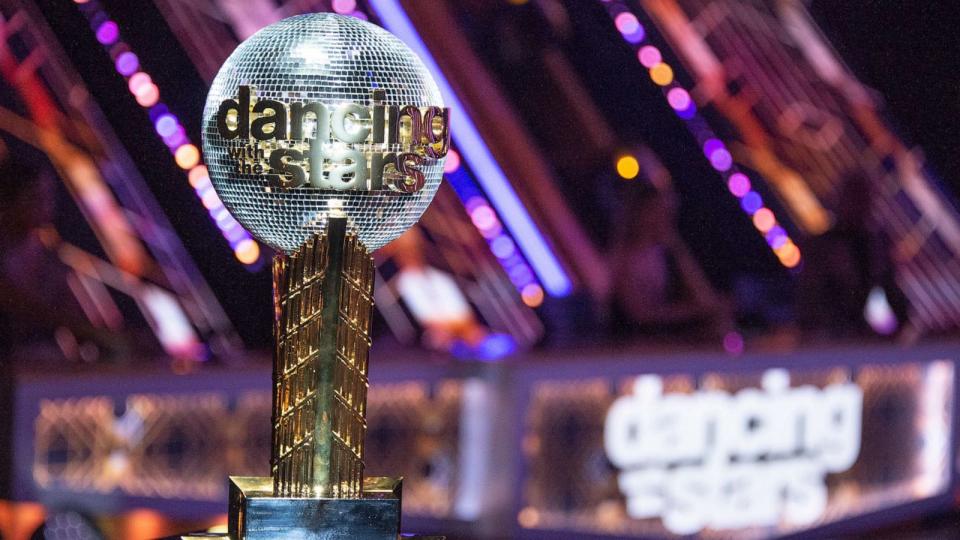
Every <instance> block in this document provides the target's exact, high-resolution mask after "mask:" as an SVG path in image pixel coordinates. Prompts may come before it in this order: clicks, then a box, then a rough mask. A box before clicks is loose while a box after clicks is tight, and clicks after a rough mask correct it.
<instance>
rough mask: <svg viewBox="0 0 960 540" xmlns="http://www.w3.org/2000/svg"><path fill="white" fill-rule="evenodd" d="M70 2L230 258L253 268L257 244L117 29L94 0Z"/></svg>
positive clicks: (258, 254)
mask: <svg viewBox="0 0 960 540" xmlns="http://www.w3.org/2000/svg"><path fill="white" fill-rule="evenodd" d="M74 2H75V3H77V4H79V7H80V12H81V13H83V15H84V17H86V18H87V21H88V22H89V23H90V28H91V30H93V32H94V35H95V36H96V38H97V41H98V42H99V43H100V44H101V45H103V47H104V49H106V51H107V52H108V53H109V54H110V58H112V59H113V61H114V67H115V68H116V70H117V72H118V73H119V74H120V75H122V76H123V77H124V78H125V79H126V81H127V87H128V88H129V89H130V93H131V94H133V96H134V97H135V98H136V100H137V103H138V104H139V105H140V106H141V107H143V108H144V109H147V112H148V114H149V116H150V120H151V122H153V126H154V129H155V130H156V132H157V135H159V136H160V137H161V138H162V139H163V142H164V143H165V144H166V145H167V148H169V149H170V153H171V154H172V155H173V158H174V160H175V161H176V163H177V166H178V167H180V168H181V169H183V170H185V171H187V178H188V180H189V181H190V185H191V186H192V187H193V189H194V191H195V192H196V194H197V197H198V198H199V199H200V202H201V203H202V204H203V206H204V208H206V209H207V212H208V213H209V214H210V217H211V218H212V219H213V221H214V223H216V225H217V227H218V228H219V229H220V232H221V233H222V234H223V237H224V238H226V239H227V242H229V244H230V247H231V249H233V254H234V256H235V257H236V258H237V260H238V261H240V262H241V263H243V264H244V265H247V266H253V265H256V264H257V263H258V262H259V261H260V245H259V244H258V243H257V242H256V240H254V239H253V237H251V236H250V233H249V232H247V231H246V230H245V229H244V228H243V227H242V226H241V225H240V223H239V222H237V220H236V219H234V218H233V216H232V215H231V214H230V212H229V211H227V209H226V208H225V207H224V205H223V202H222V201H221V200H220V197H219V196H217V192H216V191H214V189H213V185H212V184H211V183H210V175H209V173H208V171H207V167H206V166H205V165H204V164H203V163H202V161H201V159H200V150H199V149H198V148H197V146H196V145H194V144H193V143H191V142H190V138H189V137H187V134H186V131H185V130H184V128H183V125H182V124H181V123H180V119H179V118H178V117H177V115H175V114H174V113H172V112H170V110H169V108H168V107H167V106H166V105H165V104H164V103H163V102H161V101H160V89H159V88H158V87H157V85H156V84H155V83H154V82H153V80H152V78H151V77H150V75H149V74H148V73H147V72H145V71H143V70H142V69H141V66H140V60H139V58H137V55H136V54H135V53H134V52H133V51H132V50H131V49H130V46H129V45H128V44H127V43H125V42H123V41H122V40H121V39H120V27H119V26H118V25H117V23H116V22H114V21H112V20H110V18H109V16H108V15H107V13H106V11H105V10H104V9H103V8H102V7H101V6H100V4H99V3H98V2H97V1H96V0H74Z"/></svg>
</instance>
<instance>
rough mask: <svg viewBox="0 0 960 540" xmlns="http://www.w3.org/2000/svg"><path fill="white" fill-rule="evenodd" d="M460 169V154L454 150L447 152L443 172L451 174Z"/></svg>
mask: <svg viewBox="0 0 960 540" xmlns="http://www.w3.org/2000/svg"><path fill="white" fill-rule="evenodd" d="M459 168H460V154H458V153H457V151H456V150H454V149H452V148H451V149H450V150H447V160H446V161H444V162H443V172H445V173H448V174H449V173H452V172H453V171H456V170H457V169H459Z"/></svg>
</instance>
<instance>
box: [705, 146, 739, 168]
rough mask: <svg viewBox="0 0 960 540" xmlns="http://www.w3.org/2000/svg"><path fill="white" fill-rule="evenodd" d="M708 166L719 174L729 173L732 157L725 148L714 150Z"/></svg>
mask: <svg viewBox="0 0 960 540" xmlns="http://www.w3.org/2000/svg"><path fill="white" fill-rule="evenodd" d="M710 165H711V166H712V167H713V168H714V169H716V170H718V171H720V172H724V171H729V170H730V167H732V166H733V156H731V155H730V152H729V151H728V150H727V149H726V148H721V149H719V150H715V151H714V152H713V153H712V154H710Z"/></svg>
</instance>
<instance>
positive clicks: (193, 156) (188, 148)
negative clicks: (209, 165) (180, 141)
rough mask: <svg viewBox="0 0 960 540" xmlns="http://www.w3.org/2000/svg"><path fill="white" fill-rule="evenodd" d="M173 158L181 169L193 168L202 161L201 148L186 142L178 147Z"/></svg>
mask: <svg viewBox="0 0 960 540" xmlns="http://www.w3.org/2000/svg"><path fill="white" fill-rule="evenodd" d="M173 158H174V159H175V160H176V162H177V165H179V166H180V168H181V169H191V168H193V167H194V166H196V165H197V163H199V162H200V150H197V147H196V146H194V145H192V144H184V145H182V146H180V148H177V151H176V152H175V153H174V155H173Z"/></svg>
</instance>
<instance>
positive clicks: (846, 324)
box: [797, 172, 907, 339]
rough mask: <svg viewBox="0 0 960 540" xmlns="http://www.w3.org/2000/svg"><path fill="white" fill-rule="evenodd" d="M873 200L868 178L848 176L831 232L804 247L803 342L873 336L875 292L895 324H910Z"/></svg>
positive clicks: (800, 298) (801, 291)
mask: <svg viewBox="0 0 960 540" xmlns="http://www.w3.org/2000/svg"><path fill="white" fill-rule="evenodd" d="M873 199H874V197H873V185H872V184H871V182H870V180H869V179H868V178H867V177H866V176H864V175H863V174H862V173H860V172H852V173H849V174H847V175H846V176H845V177H844V179H843V180H842V182H841V185H840V190H839V194H838V200H839V204H838V205H837V211H836V215H835V223H834V225H833V227H832V228H831V229H830V230H828V231H827V232H825V233H823V234H821V235H819V236H815V237H812V238H809V239H808V240H807V241H806V242H804V243H802V244H801V246H800V247H801V251H802V252H803V254H804V259H805V261H806V262H805V264H804V267H803V269H802V270H801V273H800V279H799V282H798V287H797V304H798V305H797V312H798V313H797V315H798V317H797V318H798V323H799V326H800V331H801V333H802V334H803V336H804V337H814V338H833V339H837V338H857V337H864V336H868V335H870V334H871V333H872V332H871V328H870V326H869V325H868V324H867V319H866V318H865V316H864V308H865V306H866V305H867V301H868V299H869V298H870V296H871V291H877V290H882V291H883V293H884V295H885V296H886V299H887V303H888V304H889V305H890V308H891V309H892V311H893V314H894V315H895V316H896V318H897V320H898V321H899V322H901V323H902V322H903V321H905V320H906V316H907V315H906V312H907V301H906V298H905V296H904V295H903V293H902V292H901V291H900V289H899V288H898V287H897V285H896V283H895V273H894V264H893V261H892V259H891V254H890V247H889V245H888V243H887V242H886V238H885V237H884V236H883V235H882V234H880V232H879V231H878V229H877V227H876V226H875V225H876V224H875V223H874V222H873V220H872V219H871V212H872V208H873ZM901 326H902V325H901Z"/></svg>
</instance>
